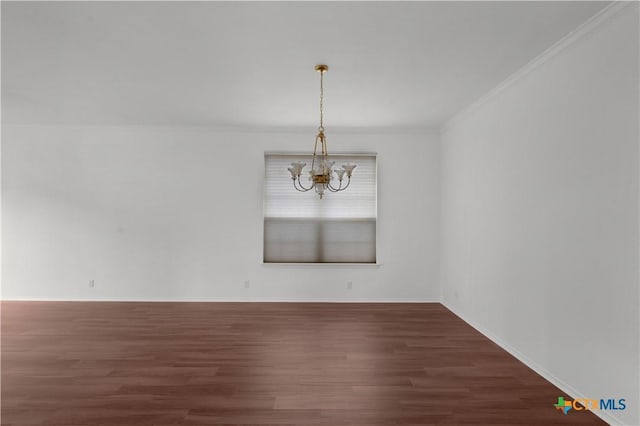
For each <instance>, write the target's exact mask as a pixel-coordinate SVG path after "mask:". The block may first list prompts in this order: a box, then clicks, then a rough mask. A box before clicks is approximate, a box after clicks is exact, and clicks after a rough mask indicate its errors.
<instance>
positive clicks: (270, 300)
mask: <svg viewBox="0 0 640 426" xmlns="http://www.w3.org/2000/svg"><path fill="white" fill-rule="evenodd" d="M0 301H2V302H159V303H161V302H184V303H198V302H212V303H213V302H220V303H222V302H230V303H233V302H242V303H440V299H308V298H304V299H302V298H300V299H295V298H265V299H255V298H254V299H241V298H198V299H189V298H183V299H179V298H174V299H150V298H135V297H134V298H104V299H83V298H30V297H18V298H6V299H5V298H3V299H0Z"/></svg>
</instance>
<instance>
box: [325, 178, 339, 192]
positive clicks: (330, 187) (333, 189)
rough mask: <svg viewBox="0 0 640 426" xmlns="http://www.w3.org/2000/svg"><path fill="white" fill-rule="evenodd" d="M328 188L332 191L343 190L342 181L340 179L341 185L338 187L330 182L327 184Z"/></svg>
mask: <svg viewBox="0 0 640 426" xmlns="http://www.w3.org/2000/svg"><path fill="white" fill-rule="evenodd" d="M327 188H329V191H331V192H338V191H342V181H340V186H338V187H337V188H335V187H334V186H333V185H331V182H329V183H328V184H327Z"/></svg>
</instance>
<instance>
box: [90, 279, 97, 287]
mask: <svg viewBox="0 0 640 426" xmlns="http://www.w3.org/2000/svg"><path fill="white" fill-rule="evenodd" d="M95 285H96V282H95V281H94V280H89V288H93V287H95Z"/></svg>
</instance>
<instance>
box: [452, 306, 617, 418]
mask: <svg viewBox="0 0 640 426" xmlns="http://www.w3.org/2000/svg"><path fill="white" fill-rule="evenodd" d="M440 303H441V304H442V306H444V307H445V308H447V309H448V310H450V311H451V312H452V313H453V314H455V315H456V316H457V317H458V318H460V319H461V320H462V321H464V322H466V323H467V324H469V325H470V326H471V327H473V328H475V329H476V330H477V331H478V332H480V333H481V334H482V335H483V336H485V337H486V338H488V339H489V340H491V341H492V342H493V343H495V344H496V345H498V346H500V347H501V348H502V349H504V350H505V351H507V352H508V353H509V354H511V355H512V356H514V357H515V358H516V359H518V361H520V362H522V363H523V364H524V365H526V366H527V367H529V368H530V369H532V370H533V371H535V372H536V373H538V374H539V375H540V376H542V377H543V378H544V379H545V380H547V381H548V382H550V383H551V384H553V385H554V386H555V387H557V388H559V389H560V390H561V391H562V392H564V393H565V394H566V395H567V396H570V397H571V398H573V399H577V398H587V396H585V395H584V394H583V393H582V392H579V391H577V390H576V389H574V388H573V387H572V386H571V385H569V384H567V383H565V382H564V381H562V380H560V379H558V378H557V377H556V376H554V375H553V374H551V373H550V372H548V371H547V370H546V369H545V368H544V367H542V366H541V365H539V364H538V363H536V362H535V361H533V360H532V359H530V358H529V357H527V356H526V355H524V354H523V353H522V352H520V351H518V350H517V349H516V348H514V347H513V346H511V345H509V344H508V343H506V342H505V341H503V340H502V339H500V338H499V337H497V336H496V335H494V334H493V333H491V332H490V331H488V330H486V329H485V328H484V327H481V326H479V325H478V324H477V323H475V322H474V321H471V320H470V319H469V318H467V317H466V316H464V315H462V314H461V313H460V312H458V311H457V310H456V309H454V308H453V307H451V306H450V305H448V304H447V303H445V302H444V300H443V301H441V302H440ZM549 404H550V405H549V407H551V402H550V403H549ZM592 413H593V414H594V415H596V416H598V417H599V418H601V419H602V420H604V421H605V422H607V423H608V424H610V425H624V424H625V423H624V422H623V421H621V420H620V419H618V418H617V417H615V416H614V415H612V414H611V413H608V412H606V411H603V410H597V411H592Z"/></svg>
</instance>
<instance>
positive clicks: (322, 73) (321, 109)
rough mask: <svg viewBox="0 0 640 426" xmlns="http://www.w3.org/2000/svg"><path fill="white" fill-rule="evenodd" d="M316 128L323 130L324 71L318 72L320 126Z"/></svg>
mask: <svg viewBox="0 0 640 426" xmlns="http://www.w3.org/2000/svg"><path fill="white" fill-rule="evenodd" d="M318 130H319V131H321V132H324V72H322V71H321V72H320V127H318Z"/></svg>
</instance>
